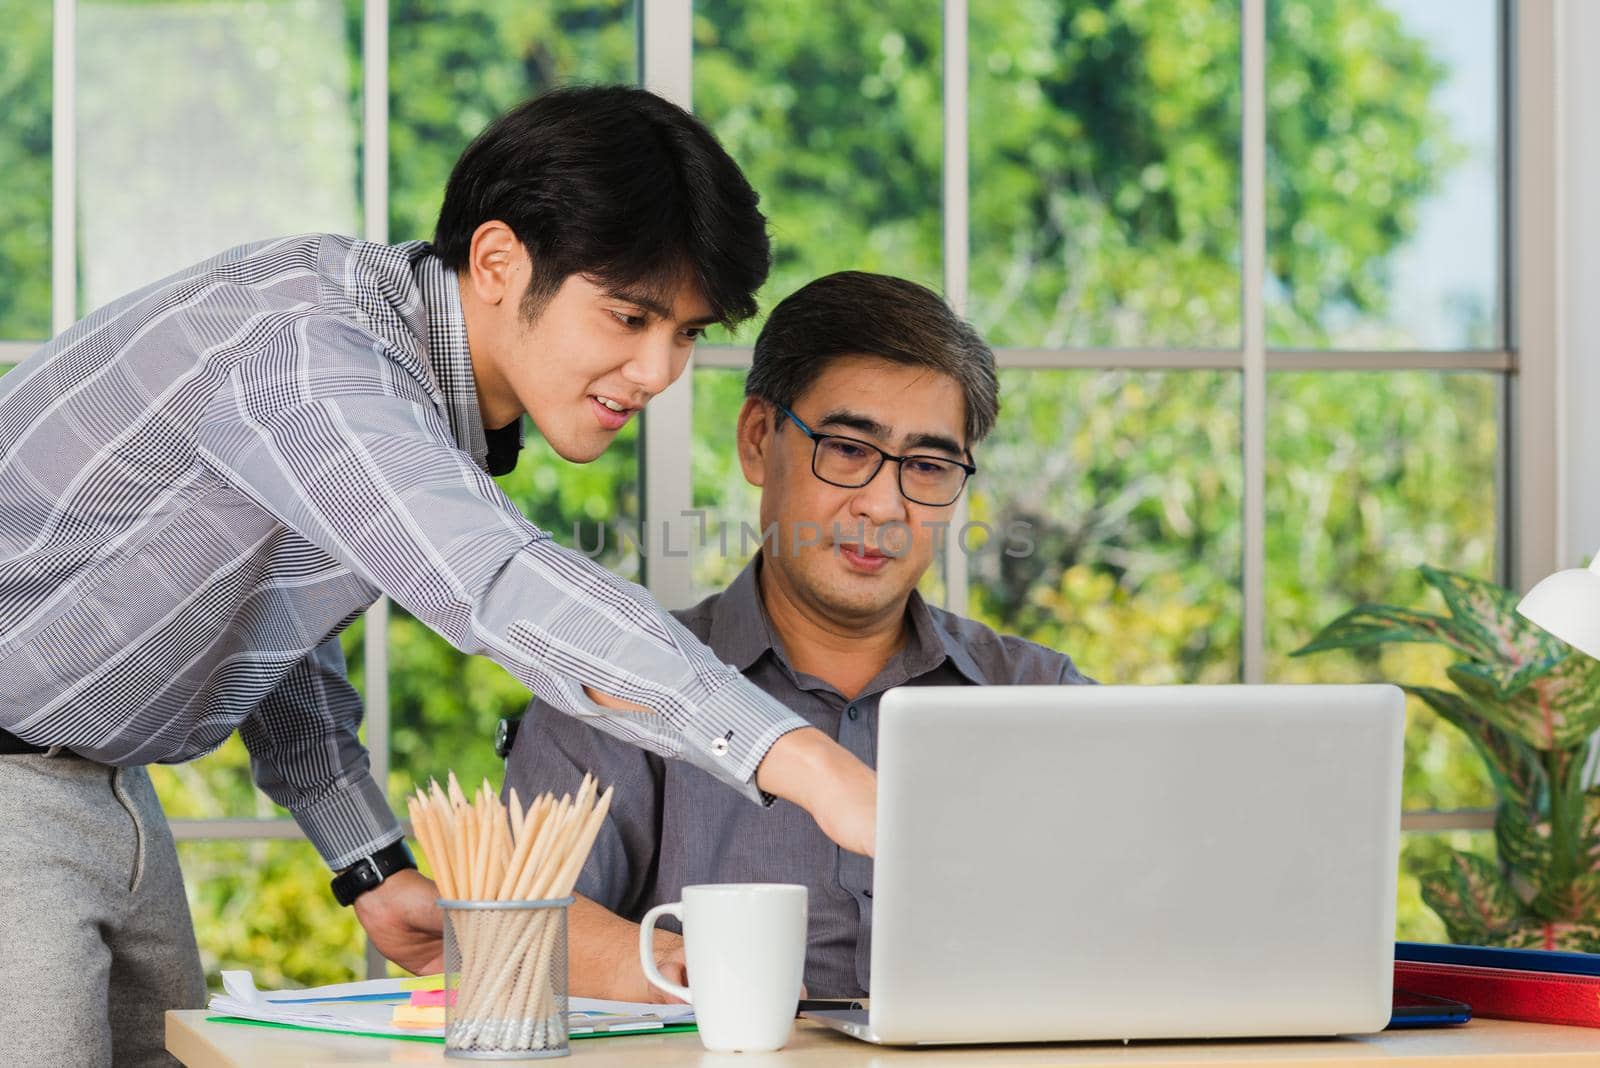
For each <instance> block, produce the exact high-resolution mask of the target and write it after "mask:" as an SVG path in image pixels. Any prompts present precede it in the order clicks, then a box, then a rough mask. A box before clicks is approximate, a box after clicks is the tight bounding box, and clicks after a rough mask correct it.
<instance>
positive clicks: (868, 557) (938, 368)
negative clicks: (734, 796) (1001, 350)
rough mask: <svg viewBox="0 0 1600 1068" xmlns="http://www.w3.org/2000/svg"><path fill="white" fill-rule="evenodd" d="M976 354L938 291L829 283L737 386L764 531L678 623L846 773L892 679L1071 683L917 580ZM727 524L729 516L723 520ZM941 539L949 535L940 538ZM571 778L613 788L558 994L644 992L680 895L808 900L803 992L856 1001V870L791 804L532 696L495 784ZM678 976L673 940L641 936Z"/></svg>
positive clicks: (954, 494)
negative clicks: (779, 891) (819, 741)
mask: <svg viewBox="0 0 1600 1068" xmlns="http://www.w3.org/2000/svg"><path fill="white" fill-rule="evenodd" d="M998 389H999V386H998V382H997V379H996V376H995V368H994V355H993V353H992V352H990V350H989V347H988V346H987V345H985V344H984V343H983V341H982V339H980V338H979V337H978V336H977V334H976V333H975V332H974V331H973V330H972V328H971V327H970V326H968V325H967V324H966V323H964V322H962V321H961V320H960V319H959V318H958V317H957V316H956V315H955V313H954V312H952V311H951V310H950V307H949V306H948V305H947V304H945V302H944V301H942V300H940V299H939V297H938V296H937V295H935V294H934V293H932V292H930V291H929V290H927V289H925V288H923V287H922V286H919V285H916V284H914V283H912V282H907V281H903V280H901V279H897V278H887V277H884V276H882V275H872V274H861V273H856V272H846V273H842V274H835V275H829V276H828V277H826V278H822V279H819V280H817V281H815V282H812V283H811V284H810V285H807V286H805V287H804V288H802V289H800V290H799V291H798V292H796V293H794V294H793V295H792V296H790V297H788V298H787V299H786V300H784V301H783V302H782V303H781V304H779V305H778V307H777V308H776V309H774V310H773V313H772V317H771V318H770V319H768V320H767V324H766V326H765V328H764V329H763V330H762V331H761V336H760V337H759V338H757V340H756V345H755V357H754V362H753V364H752V366H751V369H750V375H749V377H748V378H747V379H746V381H745V403H744V407H743V408H742V409H741V411H740V412H739V422H738V429H737V442H738V449H739V460H740V463H741V465H742V467H743V469H744V475H745V478H746V479H748V480H749V481H750V482H751V483H752V484H754V485H757V486H760V487H761V530H762V531H763V532H764V533H765V532H767V531H769V530H770V531H773V532H774V536H772V537H770V538H769V539H768V540H766V541H764V542H763V544H762V546H761V549H760V551H759V552H758V553H757V554H756V557H755V558H754V559H753V560H752V561H751V562H750V564H749V566H747V567H746V568H745V569H744V571H743V572H742V573H741V574H740V575H739V577H738V578H736V579H734V581H733V583H732V584H731V585H730V586H729V587H728V588H727V589H726V590H724V591H723V592H721V593H720V594H717V595H715V596H713V597H710V598H708V599H707V600H705V601H703V602H701V603H700V604H699V605H697V606H695V607H694V608H690V609H687V610H685V611H682V612H678V613H675V614H676V615H677V616H678V618H679V619H680V620H681V621H682V622H683V624H684V625H685V626H686V627H688V628H689V630H690V631H692V632H693V633H694V634H695V635H696V636H697V637H699V638H701V639H703V640H704V641H705V642H706V643H707V644H708V645H710V646H711V650H712V652H714V653H716V654H717V655H718V656H720V657H721V658H722V659H724V660H726V661H728V662H729V663H730V664H732V665H733V666H734V667H737V668H739V669H740V670H741V671H743V672H744V674H745V676H746V677H747V678H749V679H750V680H751V681H752V682H754V683H755V684H756V685H758V686H760V687H761V688H762V689H763V690H765V691H766V692H767V693H769V694H771V695H772V696H773V697H775V698H776V699H777V700H779V701H781V702H782V703H783V704H785V705H787V706H788V707H790V708H793V709H795V710H796V711H798V712H800V713H801V714H802V715H804V716H805V717H806V720H807V721H808V722H810V723H811V724H813V725H814V726H815V727H817V728H818V729H819V730H821V731H822V732H823V733H825V734H827V735H829V736H830V737H833V738H837V739H838V741H839V743H840V744H841V745H842V746H844V747H845V748H847V749H849V750H850V752H852V753H854V754H855V755H856V756H858V757H860V758H861V759H862V760H863V761H864V762H866V763H869V764H875V763H876V758H877V723H878V701H879V698H880V697H881V696H882V695H883V692H884V691H885V690H887V689H889V688H890V687H892V686H905V685H913V686H965V685H991V686H992V685H1019V684H1035V685H1050V684H1057V683H1067V684H1071V683H1081V682H1087V681H1089V680H1087V679H1085V678H1084V677H1083V676H1082V675H1080V674H1079V673H1078V670H1077V668H1076V667H1074V666H1073V663H1072V660H1071V658H1069V657H1067V656H1066V655H1065V654H1062V653H1058V652H1055V651H1054V650H1051V649H1046V648H1044V647H1043V646H1040V645H1035V644H1034V643H1032V642H1028V641H1023V640H1022V639H1020V638H1014V637H1008V636H1004V635H1000V634H996V633H995V632H994V631H992V630H990V629H989V628H988V627H985V626H983V625H982V624H981V623H975V622H973V621H972V620H969V619H963V618H961V617H960V616H957V615H954V614H953V613H950V612H945V611H941V610H940V609H937V608H933V607H931V606H929V605H928V604H926V603H925V602H924V601H923V599H922V598H921V596H920V595H918V593H917V583H918V582H919V581H920V580H921V579H922V576H923V575H924V574H925V573H926V572H927V570H928V567H929V566H930V565H931V564H932V562H933V555H934V551H935V548H936V545H937V542H938V534H939V532H940V530H941V529H943V528H945V527H947V526H948V524H949V521H950V516H951V512H952V510H953V508H954V506H955V502H956V500H957V498H958V497H959V496H960V494H961V492H962V489H963V487H964V486H965V484H966V481H967V478H968V476H969V475H971V474H972V473H973V472H974V471H975V470H976V467H975V464H974V462H973V456H972V450H973V449H974V448H975V447H976V445H977V444H978V442H979V441H981V440H982V439H983V437H984V436H985V435H986V434H987V433H988V432H989V429H990V428H991V427H992V426H993V425H994V421H995V416H996V413H997V411H998V407H999V402H998V396H997V394H998ZM729 518H733V517H729ZM947 536H954V534H953V532H947ZM584 771H593V772H594V773H595V774H596V775H597V776H598V777H599V778H600V781H602V782H605V783H608V784H612V785H614V787H615V789H616V791H617V792H616V797H615V800H614V802H613V804H612V807H611V815H610V817H609V818H608V819H607V821H606V824H605V827H604V828H603V830H602V831H601V834H600V837H599V839H598V841H597V842H596V844H595V849H594V852H593V853H592V854H591V855H590V858H589V861H588V864H587V865H586V866H585V868H584V871H583V874H582V876H581V878H580V879H579V881H578V892H579V893H580V894H582V895H584V896H583V897H582V898H580V899H579V901H578V903H577V904H576V905H575V906H574V907H573V909H572V913H571V920H570V922H571V934H570V938H569V945H570V960H571V969H572V980H571V983H572V992H573V993H574V994H579V995H586V996H591V997H604V998H616V999H620V1000H629V1001H652V1000H661V999H662V998H663V997H664V995H663V994H662V993H661V992H660V991H659V990H657V989H656V988H655V987H653V986H650V985H648V984H647V983H646V982H645V979H644V974H643V972H642V970H641V969H640V967H639V949H638V946H639V926H638V922H637V921H638V920H639V918H640V917H641V916H643V914H644V913H645V912H646V911H647V910H649V909H650V908H651V907H653V906H654V905H657V904H660V903H662V902H665V901H676V900H679V899H680V897H681V894H682V889H683V887H685V886H688V885H692V884H695V883H716V882H798V883H804V884H806V886H807V887H808V889H809V890H810V897H809V905H810V909H809V911H810V939H809V945H808V947H807V954H806V973H805V974H806V985H807V987H808V988H809V991H810V993H812V994H814V995H817V996H820V997H857V996H861V995H863V994H866V993H867V992H868V990H869V978H870V977H869V975H868V972H867V968H868V963H869V961H870V959H871V958H870V945H871V932H872V862H871V861H870V860H868V859H867V858H866V857H862V856H856V855H852V854H851V853H849V852H847V851H842V850H840V849H839V848H838V846H837V845H836V844H835V843H833V842H830V841H829V840H828V839H827V838H826V837H825V836H823V835H822V834H820V833H818V831H817V829H816V827H815V825H814V824H813V823H812V822H811V821H810V820H809V819H807V818H806V816H805V814H804V813H803V812H801V811H800V810H799V809H797V808H795V807H794V806H792V805H786V804H778V805H775V806H773V807H772V808H770V809H766V810H752V811H744V810H743V809H742V808H741V807H740V806H737V805H733V804H730V803H728V801H727V800H726V799H725V798H724V797H722V796H721V794H722V791H719V790H718V789H717V788H716V786H715V784H714V783H713V782H712V781H711V780H710V779H708V778H707V777H706V776H705V775H703V774H701V773H700V772H699V771H698V770H696V769H693V768H686V767H681V766H672V765H668V764H666V763H664V762H663V761H661V760H660V759H659V758H656V757H653V756H651V755H649V754H646V753H642V752H639V751H638V750H637V749H632V748H630V747H628V746H623V745H618V744H616V743H615V742H613V741H612V740H611V739H608V738H604V737H601V736H599V735H596V734H595V733H594V732H593V731H585V730H582V729H581V728H578V727H576V726H575V725H573V724H571V723H570V722H569V721H567V720H566V718H565V717H563V716H561V715H559V714H557V713H555V712H554V710H552V709H550V708H549V707H548V706H546V705H544V704H542V703H537V702H536V703H535V705H534V706H533V708H532V709H531V710H530V711H529V713H528V716H527V717H526V718H525V719H524V721H523V726H522V727H521V729H520V730H519V731H518V733H517V737H516V741H515V744H514V747H513V750H512V752H511V754H510V759H509V761H508V763H507V765H506V784H507V786H508V787H511V786H515V787H516V788H517V789H518V791H519V792H520V793H521V794H522V796H524V797H527V796H531V795H532V794H533V793H535V792H538V791H543V790H547V789H549V790H555V791H556V792H557V793H558V794H559V793H561V792H562V791H566V790H570V789H572V788H573V787H574V786H576V784H577V782H578V780H579V779H580V778H581V776H582V774H583V772H584ZM656 947H657V953H658V956H659V958H660V960H659V963H660V964H661V966H662V968H663V970H665V971H667V972H669V973H670V972H674V971H675V972H677V974H678V978H679V981H682V969H683V948H682V940H681V938H680V937H679V936H678V935H676V934H672V933H667V932H660V931H658V932H657V935H656Z"/></svg>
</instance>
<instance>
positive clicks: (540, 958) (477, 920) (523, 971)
mask: <svg viewBox="0 0 1600 1068" xmlns="http://www.w3.org/2000/svg"><path fill="white" fill-rule="evenodd" d="M572 901H573V899H572V898H570V897H566V898H557V899H553V900H547V901H440V902H439V906H440V908H442V909H443V910H444V989H445V1031H444V1053H445V1056H446V1057H473V1058H481V1059H485V1060H508V1059H513V1058H530V1057H565V1056H566V1055H567V1054H568V1053H569V1052H571V1051H570V1049H569V1048H568V1046H567V906H568V905H571V904H572Z"/></svg>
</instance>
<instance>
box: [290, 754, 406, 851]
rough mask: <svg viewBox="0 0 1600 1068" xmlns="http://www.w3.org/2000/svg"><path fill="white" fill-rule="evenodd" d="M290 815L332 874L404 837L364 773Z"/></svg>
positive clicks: (369, 777)
mask: <svg viewBox="0 0 1600 1068" xmlns="http://www.w3.org/2000/svg"><path fill="white" fill-rule="evenodd" d="M293 813H294V818H295V822H296V823H298V824H299V825H300V829H301V830H302V831H304V832H305V834H306V837H307V838H309V839H311V844H312V845H314V846H316V847H317V852H318V853H321V854H322V859H323V860H325V861H326V862H327V864H328V867H330V868H332V869H333V870H334V871H341V870H343V869H345V868H348V867H349V866H350V865H352V864H354V863H355V862H356V861H358V860H360V859H361V858H362V857H364V856H367V855H368V854H370V853H374V852H376V851H377V850H379V849H382V848H383V847H384V846H386V845H389V844H390V843H391V842H398V841H399V840H400V839H401V838H402V837H404V833H403V832H402V831H401V829H400V821H399V820H398V819H396V818H395V814H394V812H393V810H391V809H390V808H389V800H388V798H386V797H384V795H383V790H382V789H380V788H379V786H378V784H377V782H376V781H374V779H373V778H372V775H371V774H370V773H369V772H367V771H365V770H363V771H362V772H361V773H360V776H359V777H358V778H352V779H340V780H338V781H337V782H336V783H335V784H334V785H333V787H332V788H331V789H329V791H328V792H327V793H326V794H324V795H323V796H322V797H321V798H320V799H319V800H317V801H316V802H314V803H312V804H308V805H306V806H305V807H303V808H298V809H294V810H293Z"/></svg>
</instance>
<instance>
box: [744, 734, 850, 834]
mask: <svg viewBox="0 0 1600 1068" xmlns="http://www.w3.org/2000/svg"><path fill="white" fill-rule="evenodd" d="M756 785H757V786H759V787H761V789H763V790H765V791H766V792H767V793H769V794H775V795H776V796H778V797H781V798H783V799H784V800H785V801H792V802H794V803H795V804H796V805H799V806H800V807H801V808H803V809H805V810H806V811H807V812H809V813H811V818H812V819H814V820H816V821H817V826H818V827H821V828H822V833H823V834H826V835H827V836H828V837H829V838H831V839H833V840H834V841H835V842H837V843H838V844H839V845H840V847H842V848H844V849H848V850H849V851H850V852H852V853H860V854H862V855H864V856H868V857H870V856H872V855H873V854H874V852H875V851H876V849H877V830H878V825H877V819H878V776H877V773H876V772H874V771H873V770H872V769H871V768H869V767H867V766H866V765H865V764H863V763H862V762H861V761H860V760H858V759H857V758H856V757H855V755H854V754H852V753H851V752H850V751H849V750H848V749H846V748H845V747H844V746H842V745H840V744H839V743H838V742H836V741H834V740H833V739H832V738H829V737H828V736H827V735H826V734H823V733H822V732H821V731H820V730H818V729H816V728H815V727H807V728H805V729H803V730H797V731H790V732H789V733H788V734H785V735H784V736H783V737H782V738H779V739H778V740H777V742H776V743H774V744H773V746H772V748H771V749H769V750H767V755H766V757H765V759H763V760H762V761H761V766H760V767H759V768H757V769H756Z"/></svg>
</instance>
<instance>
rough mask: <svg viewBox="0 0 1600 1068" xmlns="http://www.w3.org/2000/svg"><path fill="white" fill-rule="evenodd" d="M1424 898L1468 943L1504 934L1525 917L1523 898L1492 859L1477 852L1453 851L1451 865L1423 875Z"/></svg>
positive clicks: (1454, 933)
mask: <svg viewBox="0 0 1600 1068" xmlns="http://www.w3.org/2000/svg"><path fill="white" fill-rule="evenodd" d="M1419 881H1420V882H1421V884H1422V900H1423V901H1424V902H1425V903H1426V904H1427V906H1428V907H1429V908H1431V909H1432V910H1433V911H1434V912H1436V913H1438V914H1439V918H1440V919H1441V920H1443V921H1444V925H1445V927H1447V928H1448V929H1449V931H1450V938H1451V941H1454V942H1464V943H1467V944H1473V943H1479V942H1484V941H1486V940H1488V939H1490V938H1493V937H1496V936H1500V935H1504V934H1505V933H1507V932H1509V931H1511V930H1512V929H1513V928H1515V927H1516V926H1517V925H1518V924H1519V923H1521V922H1522V921H1523V919H1524V918H1525V916H1526V914H1525V912H1524V910H1523V907H1522V902H1521V901H1520V900H1518V898H1517V895H1516V894H1515V893H1513V892H1512V890H1511V887H1510V886H1509V885H1508V884H1507V883H1506V881H1505V879H1504V877H1502V876H1501V874H1500V871H1499V869H1497V868H1496V867H1495V866H1494V865H1493V864H1491V863H1490V862H1489V861H1487V860H1484V859H1483V858H1482V857H1480V856H1477V855H1476V854H1473V853H1461V852H1456V853H1452V854H1451V855H1450V867H1449V868H1447V869H1445V870H1444V871H1442V872H1433V873H1431V874H1428V875H1424V876H1422V878H1421V879H1420V880H1419Z"/></svg>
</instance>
